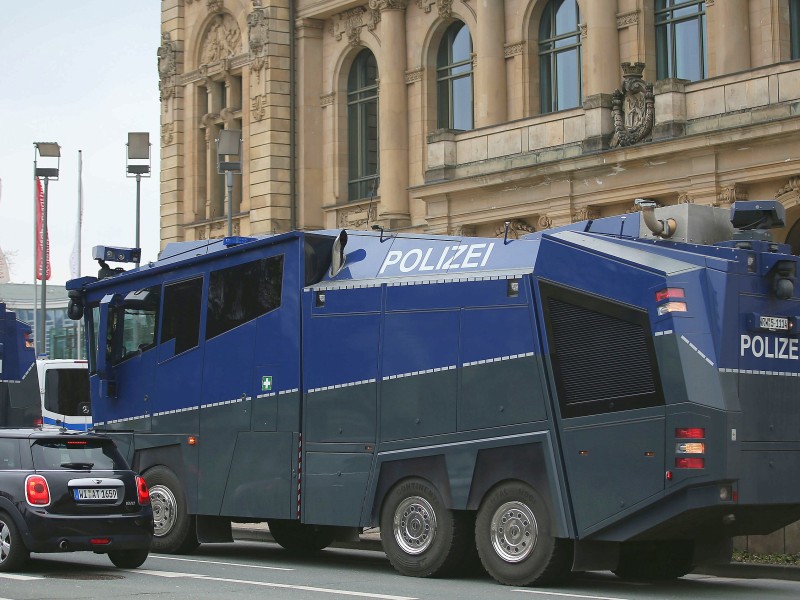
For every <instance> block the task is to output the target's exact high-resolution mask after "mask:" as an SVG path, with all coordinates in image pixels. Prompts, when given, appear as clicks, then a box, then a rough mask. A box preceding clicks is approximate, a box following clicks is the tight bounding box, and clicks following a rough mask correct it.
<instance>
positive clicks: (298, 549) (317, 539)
mask: <svg viewBox="0 0 800 600" xmlns="http://www.w3.org/2000/svg"><path fill="white" fill-rule="evenodd" d="M268 523H269V532H270V534H271V535H272V537H273V539H274V540H275V541H276V542H278V544H280V546H281V547H282V548H283V549H284V550H287V551H289V552H291V553H292V554H299V555H303V554H313V553H314V552H319V551H320V550H324V549H325V548H327V547H328V546H330V545H331V543H332V542H333V538H334V532H333V528H331V527H326V526H325V525H306V524H305V523H300V522H299V521H283V520H277V519H275V520H271V521H268Z"/></svg>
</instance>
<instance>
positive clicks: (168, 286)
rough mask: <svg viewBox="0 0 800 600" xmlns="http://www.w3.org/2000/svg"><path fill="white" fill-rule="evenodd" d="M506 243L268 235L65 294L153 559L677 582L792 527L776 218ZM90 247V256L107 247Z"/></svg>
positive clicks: (792, 456) (790, 365) (635, 220)
mask: <svg viewBox="0 0 800 600" xmlns="http://www.w3.org/2000/svg"><path fill="white" fill-rule="evenodd" d="M640 204H641V211H640V212H636V213H633V214H628V215H622V216H615V217H608V218H603V219H595V220H589V221H583V222H580V223H574V224H571V225H568V226H565V227H561V228H556V229H551V230H547V231H543V232H537V233H533V234H530V235H527V236H525V237H524V238H523V239H513V240H512V239H509V238H508V236H506V237H504V238H472V237H461V236H435V235H424V234H398V233H389V232H384V231H382V230H381V231H380V232H372V231H352V230H351V231H319V232H313V233H311V232H290V233H285V234H280V235H272V236H265V237H252V238H225V239H224V240H207V241H206V240H203V241H193V242H184V243H176V244H169V245H168V246H167V247H166V248H165V249H164V251H163V252H162V254H161V257H160V259H159V260H158V261H156V262H153V263H149V264H141V265H138V266H136V267H134V268H133V269H132V270H129V271H127V272H121V269H119V268H118V269H117V270H111V269H110V268H108V267H107V265H105V266H104V269H103V271H102V274H103V275H104V277H103V278H100V279H96V278H92V277H84V278H81V279H76V280H73V281H71V282H69V283H68V288H69V290H70V297H71V299H72V300H71V302H72V303H71V306H70V313H71V316H72V317H74V318H83V319H84V320H85V325H86V332H87V339H86V341H87V350H88V355H89V357H90V377H91V379H90V381H91V384H90V386H91V402H92V407H93V419H94V428H95V429H96V430H100V431H104V432H107V433H108V434H109V435H111V436H112V437H114V438H115V440H116V441H117V443H118V445H119V446H120V448H122V449H123V450H124V452H125V453H127V457H128V459H129V460H130V461H131V462H132V463H133V465H134V468H135V469H137V470H139V471H140V472H142V473H143V475H144V477H145V479H146V481H147V484H148V486H149V488H150V495H151V498H152V502H153V509H154V512H155V515H156V516H155V519H156V523H155V533H156V537H155V539H154V550H155V551H159V552H162V551H163V552H188V551H190V550H192V549H194V548H195V547H196V546H197V545H198V544H199V543H202V542H218V541H230V540H231V521H234V522H256V521H266V522H267V523H268V524H269V529H270V532H271V533H272V535H273V537H274V538H275V540H276V541H277V542H278V543H279V544H280V545H282V546H283V547H285V548H286V549H288V550H291V551H293V552H296V553H304V552H315V551H318V550H320V549H322V548H325V547H326V546H328V545H329V544H331V543H332V542H334V541H335V540H337V539H341V538H342V537H347V536H352V535H354V534H357V533H358V532H359V530H363V529H364V528H367V527H375V526H379V527H380V534H381V538H382V543H383V547H384V549H385V551H386V554H387V555H388V557H389V559H390V561H391V563H392V565H393V566H394V567H395V568H396V569H397V570H398V571H399V572H400V573H402V574H405V575H411V576H420V577H425V576H436V575H444V574H449V573H457V572H458V571H459V569H463V568H469V565H474V564H476V562H475V561H476V559H477V558H478V557H479V558H480V563H481V564H482V565H483V567H484V568H485V569H486V570H487V571H488V573H489V574H490V575H491V576H492V577H494V578H495V579H496V580H497V581H499V582H501V583H503V584H507V585H515V586H523V585H529V584H542V583H548V582H549V583H552V582H557V581H560V580H563V579H564V578H565V577H567V576H568V575H569V573H570V572H572V571H584V570H590V569H611V570H613V571H614V572H615V573H616V574H617V575H619V576H620V577H624V578H631V579H668V578H674V577H680V576H682V575H684V574H686V573H688V572H690V571H691V570H692V569H694V568H695V567H697V566H701V565H709V564H715V563H719V562H724V561H727V560H729V559H730V554H731V539H732V537H733V536H737V535H744V534H767V533H770V532H772V531H775V530H776V529H778V528H780V527H783V526H785V525H787V524H789V523H792V522H793V521H796V520H798V519H800V481H799V480H798V477H797V474H798V464H800V462H799V461H800V337H798V327H800V291H798V289H797V261H798V258H797V257H796V256H793V255H791V254H790V251H789V248H788V246H786V245H784V244H779V243H776V242H774V241H772V238H771V235H770V232H769V229H770V228H774V227H778V226H781V224H782V222H783V208H782V206H781V205H780V204H778V203H775V202H744V203H742V202H738V203H736V204H734V205H733V207H732V208H731V209H730V210H728V209H721V208H713V207H709V206H699V205H693V204H683V205H678V206H666V207H660V208H659V207H656V206H655V205H654V203H652V202H646V201H642V202H640ZM125 252H126V251H125V250H124V249H113V248H112V249H110V250H109V249H105V248H99V249H98V251H97V255H98V256H105V257H109V256H110V257H122V259H124V257H125Z"/></svg>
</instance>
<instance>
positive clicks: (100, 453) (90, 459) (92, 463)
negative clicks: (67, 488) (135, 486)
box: [31, 439, 128, 471]
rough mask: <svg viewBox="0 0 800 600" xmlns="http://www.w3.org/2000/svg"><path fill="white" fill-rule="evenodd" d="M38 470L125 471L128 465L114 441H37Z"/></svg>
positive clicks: (35, 451)
mask: <svg viewBox="0 0 800 600" xmlns="http://www.w3.org/2000/svg"><path fill="white" fill-rule="evenodd" d="M31 453H32V454H33V467H34V468H35V469H37V470H61V469H67V470H69V469H77V470H87V469H92V470H95V471H97V470H100V471H111V470H125V469H127V468H128V465H127V464H126V463H125V459H124V458H122V455H121V454H120V453H119V450H117V447H116V446H115V445H114V443H113V442H111V440H62V439H58V440H36V441H35V442H34V444H33V446H31Z"/></svg>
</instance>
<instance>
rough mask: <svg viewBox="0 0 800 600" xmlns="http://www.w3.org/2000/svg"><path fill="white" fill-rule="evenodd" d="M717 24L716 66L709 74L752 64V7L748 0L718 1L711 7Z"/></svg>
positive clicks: (711, 20) (712, 21)
mask: <svg viewBox="0 0 800 600" xmlns="http://www.w3.org/2000/svg"><path fill="white" fill-rule="evenodd" d="M708 23H709V27H713V28H714V52H715V57H714V58H715V60H714V69H713V72H712V70H711V69H709V76H713V77H716V76H718V75H727V74H728V73H736V72H737V71H744V70H746V69H749V68H750V9H749V2H748V0H725V2H717V3H715V4H714V5H713V6H712V7H710V10H708Z"/></svg>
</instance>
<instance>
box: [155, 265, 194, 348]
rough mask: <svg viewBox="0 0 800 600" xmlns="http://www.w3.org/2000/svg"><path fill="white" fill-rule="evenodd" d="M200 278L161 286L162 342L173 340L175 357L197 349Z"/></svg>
mask: <svg viewBox="0 0 800 600" xmlns="http://www.w3.org/2000/svg"><path fill="white" fill-rule="evenodd" d="M202 297H203V278H202V277H196V278H194V279H189V280H187V281H181V282H178V283H170V284H167V285H165V286H164V316H163V318H162V320H161V322H162V325H161V343H162V344H163V343H164V342H168V341H170V340H172V339H174V340H175V354H180V353H181V352H186V351H187V350H191V349H192V348H194V347H196V346H197V342H198V340H199V337H200V302H201V300H202Z"/></svg>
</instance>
